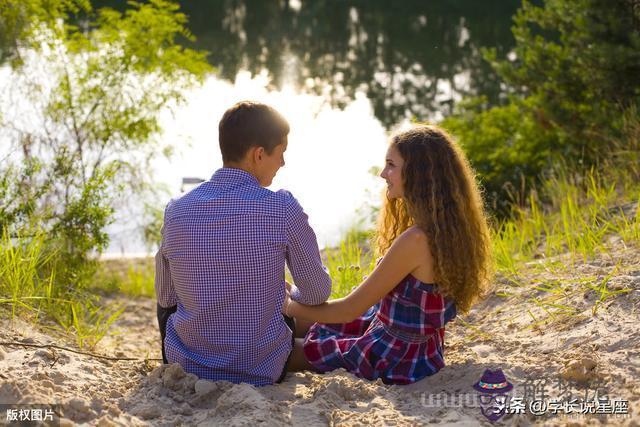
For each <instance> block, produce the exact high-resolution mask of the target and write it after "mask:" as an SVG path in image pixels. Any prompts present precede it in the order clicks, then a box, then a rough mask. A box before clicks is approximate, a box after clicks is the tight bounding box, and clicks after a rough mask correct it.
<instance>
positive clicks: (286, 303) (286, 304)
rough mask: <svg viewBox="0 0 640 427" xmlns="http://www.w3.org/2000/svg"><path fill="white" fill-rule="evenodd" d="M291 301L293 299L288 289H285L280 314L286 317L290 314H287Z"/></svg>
mask: <svg viewBox="0 0 640 427" xmlns="http://www.w3.org/2000/svg"><path fill="white" fill-rule="evenodd" d="M292 302H293V301H292V300H291V294H290V293H289V289H287V292H285V295H284V303H283V304H282V314H284V315H285V316H287V317H291V315H290V314H289V307H290V306H291V303H292Z"/></svg>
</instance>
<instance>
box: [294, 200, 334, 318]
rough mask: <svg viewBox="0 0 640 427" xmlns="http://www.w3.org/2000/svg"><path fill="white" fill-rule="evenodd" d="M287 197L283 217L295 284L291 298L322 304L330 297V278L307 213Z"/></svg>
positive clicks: (307, 302) (311, 303) (306, 302)
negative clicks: (284, 217)
mask: <svg viewBox="0 0 640 427" xmlns="http://www.w3.org/2000/svg"><path fill="white" fill-rule="evenodd" d="M290 197H291V198H290V200H289V203H288V205H287V215H286V234H287V252H286V261H287V266H288V267H289V271H290V272H291V276H292V277H293V282H294V285H295V286H292V290H291V298H292V299H293V300H295V301H298V302H300V303H302V304H307V305H317V304H322V303H323V302H325V301H326V300H327V299H329V296H330V295H331V277H330V276H329V273H328V271H327V268H326V267H325V266H324V265H323V264H322V259H321V258H320V250H319V248H318V241H317V240H316V235H315V233H314V232H313V229H312V228H311V226H310V225H309V221H308V216H307V214H305V213H304V211H303V210H302V206H300V204H299V203H298V201H297V200H296V199H295V198H294V197H293V196H290Z"/></svg>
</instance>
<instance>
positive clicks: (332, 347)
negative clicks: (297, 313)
mask: <svg viewBox="0 0 640 427" xmlns="http://www.w3.org/2000/svg"><path fill="white" fill-rule="evenodd" d="M436 289H437V288H436V286H435V285H433V284H427V283H422V282H421V281H419V280H417V279H416V278H414V277H413V276H411V275H409V276H407V277H406V278H404V279H403V280H402V282H400V284H399V285H398V286H396V287H395V288H394V289H393V290H392V291H391V292H389V293H388V294H387V295H386V296H385V297H384V299H382V301H380V302H379V303H378V304H376V305H374V306H373V307H371V308H370V309H369V310H368V311H367V312H366V313H365V314H363V315H362V316H361V317H359V318H358V319H356V320H354V321H352V322H349V323H344V324H321V323H315V324H314V325H313V326H311V328H310V329H309V332H308V333H307V336H306V338H305V342H304V353H305V356H306V357H307V360H308V361H309V362H310V363H311V364H312V365H313V366H314V367H316V368H317V369H318V370H320V371H321V372H328V371H332V370H334V369H338V368H344V369H346V370H347V371H349V372H351V373H353V374H354V375H357V376H358V377H361V378H366V379H369V380H375V379H377V378H381V379H382V381H383V382H384V383H386V384H410V383H413V382H416V381H418V380H421V379H422V378H424V377H426V376H428V375H433V374H434V373H436V372H438V371H439V370H440V369H441V368H442V367H443V366H444V354H443V350H444V349H443V347H444V325H445V323H447V322H448V321H450V320H451V319H453V318H454V317H455V316H456V308H455V305H454V303H453V301H451V300H449V299H445V298H444V297H443V296H442V295H440V294H439V293H437V292H436Z"/></svg>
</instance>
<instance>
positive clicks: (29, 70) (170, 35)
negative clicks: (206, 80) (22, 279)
mask: <svg viewBox="0 0 640 427" xmlns="http://www.w3.org/2000/svg"><path fill="white" fill-rule="evenodd" d="M4 1H6V0H4ZM9 2H10V3H13V5H12V6H13V7H14V8H9V9H2V11H3V16H2V20H3V22H21V24H20V26H19V27H20V31H16V32H15V33H14V34H16V35H17V38H16V39H15V41H14V42H13V43H10V45H11V46H13V47H14V54H13V58H14V60H13V61H12V62H11V64H12V66H13V72H12V74H11V76H10V86H9V87H8V88H7V89H6V91H7V94H8V96H7V97H6V98H5V101H6V103H5V105H3V109H4V115H3V123H2V134H1V135H0V137H1V138H2V139H3V141H7V142H8V144H7V145H8V146H9V150H8V151H7V153H6V154H5V153H4V149H3V154H2V158H3V161H2V164H0V196H2V199H3V203H2V206H1V207H0V225H1V226H2V228H8V229H9V230H10V231H12V232H16V231H18V230H19V231H21V232H24V230H25V229H30V228H32V227H35V226H37V227H39V228H42V229H44V230H45V231H47V232H48V233H49V236H50V240H51V242H52V244H55V245H57V246H58V247H59V248H60V249H61V251H60V253H61V254H63V255H64V256H63V258H64V262H65V263H66V264H67V266H68V268H67V269H66V270H67V271H69V272H70V277H69V278H75V279H79V278H80V276H82V274H79V273H78V272H79V271H81V270H82V268H83V267H85V266H88V265H90V263H88V262H87V255H88V254H89V253H90V252H91V251H98V252H100V251H101V250H103V249H104V248H105V247H106V245H107V243H108V237H107V235H106V233H105V226H106V225H108V224H109V223H110V222H111V221H112V215H113V212H114V203H115V201H116V199H118V198H121V199H122V197H138V198H139V197H141V193H143V192H144V191H145V190H148V189H149V188H151V186H150V185H149V184H150V181H149V180H150V176H149V173H148V172H149V171H150V167H149V161H150V160H151V159H152V158H154V157H155V156H157V155H158V154H161V153H168V151H169V150H168V148H169V147H161V146H159V145H158V143H157V140H156V138H155V137H156V136H157V135H158V133H159V132H160V130H161V129H160V125H159V122H158V115H159V113H160V112H161V111H162V110H163V109H165V108H169V107H171V106H173V105H176V103H179V102H180V101H182V100H183V93H184V91H185V90H186V89H187V88H190V87H192V86H193V85H194V84H197V83H198V82H199V81H200V80H201V79H202V78H203V76H204V75H205V73H206V72H207V71H208V70H209V66H208V65H207V63H206V61H205V54H204V53H202V52H197V51H194V50H191V49H188V48H184V47H182V46H180V45H179V44H177V43H176V37H178V36H182V37H191V35H190V34H189V32H188V31H187V30H186V28H185V26H184V25H185V23H186V16H185V15H183V14H182V13H180V12H179V11H178V6H177V5H176V4H174V3H172V2H169V1H164V0H151V1H149V2H145V3H141V2H135V1H132V2H130V3H129V5H130V8H129V9H127V10H126V11H125V12H118V11H115V10H112V9H108V8H104V9H100V10H98V11H93V10H92V9H91V6H90V4H88V3H86V2H79V1H77V2H76V1H71V0H69V1H59V2H53V3H52V2H49V1H44V0H42V1H36V0H31V1H29V2H26V3H23V2H18V1H13V0H10V1H9ZM50 3H52V4H56V5H57V6H56V7H53V8H49V5H50ZM16 10H19V11H20V12H19V13H18V15H20V16H21V18H20V20H15V19H13V18H12V17H13V16H16V13H17V12H15V11H16ZM7 11H9V12H8V13H9V19H7V17H6V16H5V12H7ZM76 12H83V13H84V14H85V17H84V18H83V19H82V20H78V18H77V16H74V17H73V19H72V17H71V15H70V14H71V13H76ZM11 19H13V21H12V20H11ZM4 25H5V26H6V25H7V24H4ZM17 27H18V26H15V27H14V28H17ZM16 58H19V60H16ZM3 144H4V142H3ZM3 146H4V145H3Z"/></svg>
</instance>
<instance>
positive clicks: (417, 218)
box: [283, 126, 492, 384]
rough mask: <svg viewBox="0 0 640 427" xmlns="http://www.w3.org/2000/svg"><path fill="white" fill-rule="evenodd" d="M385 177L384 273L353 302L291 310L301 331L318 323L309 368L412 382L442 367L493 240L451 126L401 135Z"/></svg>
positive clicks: (307, 346)
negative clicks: (449, 337)
mask: <svg viewBox="0 0 640 427" xmlns="http://www.w3.org/2000/svg"><path fill="white" fill-rule="evenodd" d="M380 176H381V177H382V178H384V179H385V180H386V182H387V193H386V200H385V204H384V207H383V209H382V211H381V216H380V222H379V229H378V237H377V250H378V252H379V253H380V255H383V257H382V259H381V261H379V263H378V265H377V266H376V268H375V269H374V270H373V272H372V273H371V274H370V275H369V277H368V278H367V279H366V280H365V281H364V282H362V283H361V284H360V285H359V286H358V287H357V288H356V289H354V290H353V291H352V292H351V293H350V294H349V295H347V296H346V297H343V298H339V299H336V300H332V301H329V302H326V303H324V304H320V305H317V306H305V305H302V304H300V303H297V302H295V301H292V300H291V299H290V298H287V300H286V301H285V304H284V307H283V311H284V313H285V314H286V315H287V316H293V317H295V318H296V319H297V320H298V321H299V323H298V325H299V327H300V325H301V323H302V322H300V321H301V320H306V321H313V322H319V323H315V324H313V325H312V326H311V327H310V329H309V331H308V333H307V334H306V338H305V340H304V343H303V346H304V347H303V349H304V355H305V357H306V360H307V361H308V363H309V365H308V367H311V368H314V369H315V370H318V371H320V372H326V371H330V370H333V369H337V368H344V369H346V370H347V371H349V372H351V373H353V374H355V375H357V376H359V377H362V378H367V379H370V380H374V379H377V378H381V379H382V381H383V382H385V383H387V384H409V383H413V382H415V381H418V380H420V379H422V378H424V377H426V376H428V375H432V374H434V373H436V372H437V371H438V370H440V369H441V368H442V367H443V366H444V355H443V350H444V326H445V323H446V322H448V321H449V320H451V319H452V318H453V317H455V315H456V309H457V310H460V311H463V312H466V311H468V310H469V308H470V307H471V306H472V304H473V302H474V301H475V300H477V298H478V297H479V296H480V295H481V294H482V293H483V292H484V291H485V290H486V287H487V284H488V282H489V280H490V278H491V272H492V269H491V266H492V262H491V243H490V235H489V230H488V226H487V221H486V217H485V214H484V211H483V205H482V198H481V195H480V192H479V190H478V187H477V185H476V182H475V177H474V174H473V171H472V169H471V167H470V166H469V163H468V161H467V159H466V157H465V155H464V153H463V152H462V151H461V150H460V148H459V147H458V146H457V145H456V144H455V143H454V142H453V141H452V139H451V137H450V136H449V135H448V134H447V133H446V132H445V131H444V130H442V129H440V128H438V127H436V126H417V127H415V128H413V129H411V130H409V131H406V132H402V133H400V134H398V135H396V136H395V137H394V138H393V139H392V141H391V144H390V146H389V149H388V151H387V155H386V162H385V167H384V169H383V171H382V173H381V174H380ZM299 344H300V343H299Z"/></svg>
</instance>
